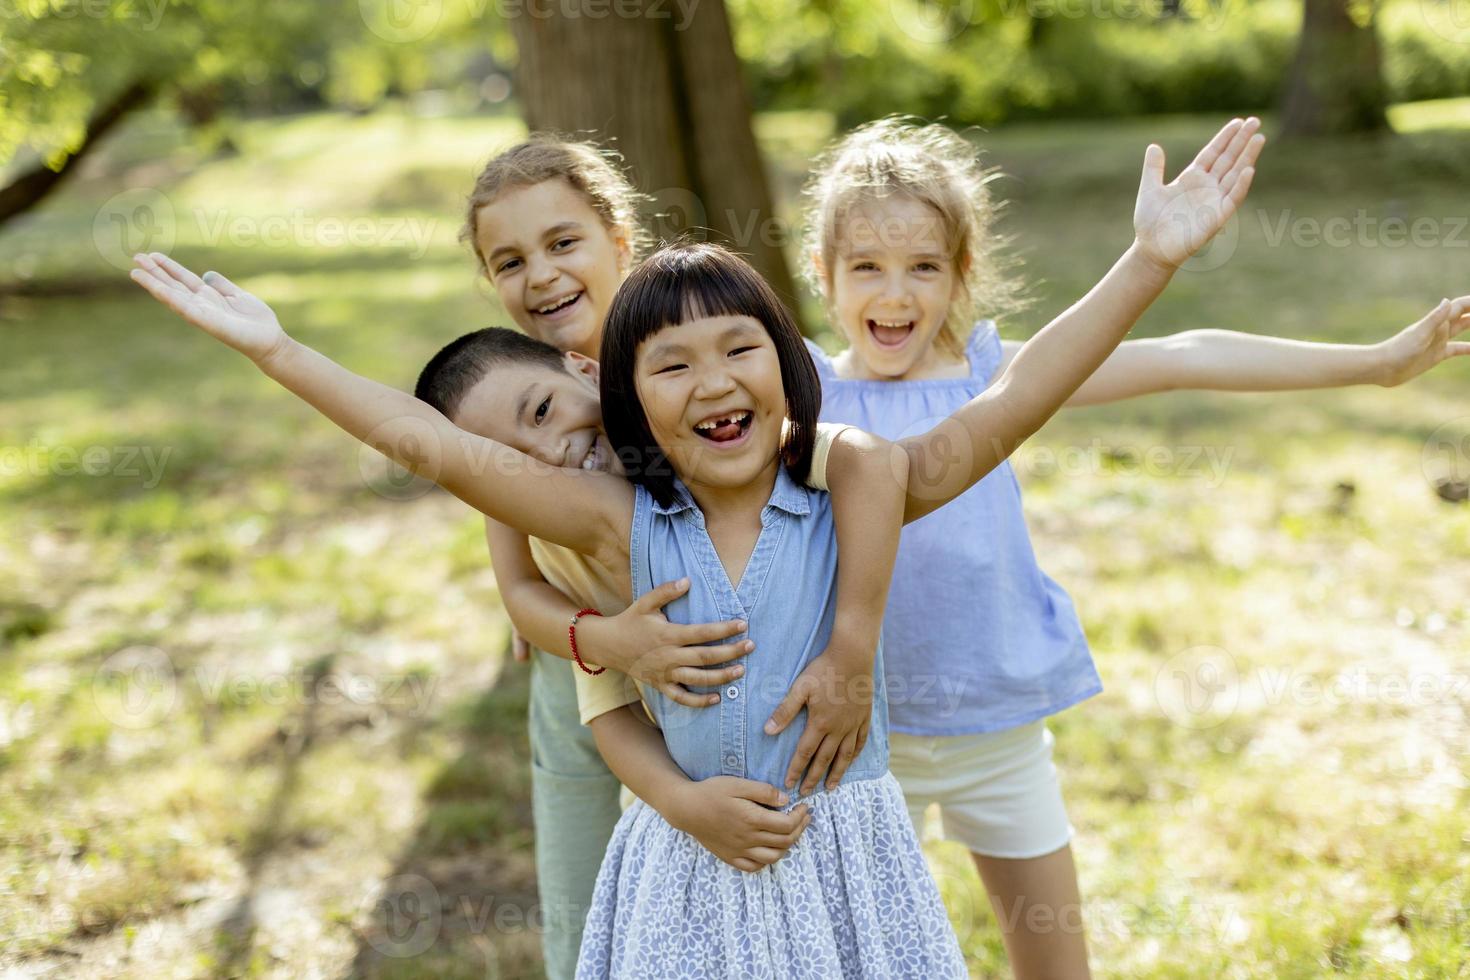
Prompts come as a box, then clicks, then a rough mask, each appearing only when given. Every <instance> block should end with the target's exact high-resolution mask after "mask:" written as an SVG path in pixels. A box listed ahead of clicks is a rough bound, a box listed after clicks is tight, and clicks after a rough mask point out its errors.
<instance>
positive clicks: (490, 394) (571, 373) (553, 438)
mask: <svg viewBox="0 0 1470 980" xmlns="http://www.w3.org/2000/svg"><path fill="white" fill-rule="evenodd" d="M564 356H565V358H566V368H567V369H566V370H565V371H555V370H552V369H551V368H549V367H546V366H545V365H543V364H535V363H503V364H497V365H496V366H495V367H493V368H492V369H491V370H490V371H489V372H488V373H487V374H486V375H485V377H483V378H481V379H480V383H479V384H477V385H475V386H474V387H473V388H471V389H470V390H469V392H468V393H467V394H466V395H465V396H464V399H463V400H462V401H461V402H460V404H459V408H458V409H456V410H455V413H454V419H453V421H454V424H455V425H458V426H459V427H460V428H462V429H465V430H467V431H469V432H473V433H475V434H476V435H480V436H484V437H485V438H487V439H494V440H495V441H496V442H500V443H504V444H505V445H507V446H510V447H511V448H512V449H518V450H520V451H521V452H523V453H525V454H526V455H527V456H530V457H532V458H534V459H537V460H540V461H541V462H543V463H547V464H549V465H551V466H563V467H568V468H571V469H584V470H601V471H603V472H608V473H618V474H621V473H622V467H621V466H620V465H619V463H618V460H617V457H616V456H615V455H614V453H613V450H612V445H611V444H610V443H609V442H608V441H607V436H606V435H605V434H604V433H603V431H602V402H601V401H600V400H599V399H598V390H597V378H598V373H597V362H596V361H594V360H592V359H591V358H590V357H583V356H582V355H581V354H577V353H568V354H566V355H564Z"/></svg>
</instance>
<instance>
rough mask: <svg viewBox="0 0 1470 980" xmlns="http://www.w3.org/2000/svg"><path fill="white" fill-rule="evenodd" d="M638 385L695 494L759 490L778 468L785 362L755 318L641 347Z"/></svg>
mask: <svg viewBox="0 0 1470 980" xmlns="http://www.w3.org/2000/svg"><path fill="white" fill-rule="evenodd" d="M634 377H635V384H636V386H637V392H638V399H639V401H640V402H641V403H642V406H643V411H644V414H645V415H646V417H647V419H648V428H649V431H650V432H651V433H652V435H653V437H654V439H655V441H657V443H658V444H659V446H660V447H662V448H663V450H664V452H665V453H666V454H667V456H668V458H669V461H670V462H671V463H672V464H673V466H674V469H675V471H676V472H677V473H678V475H679V478H680V479H682V480H683V481H684V483H685V485H687V486H689V487H690V489H691V490H695V489H696V488H707V489H711V490H734V489H740V488H744V487H747V486H752V485H754V484H756V481H757V480H759V479H760V477H761V475H762V473H763V471H765V470H766V469H768V468H771V467H772V466H773V464H774V463H775V462H776V458H777V455H778V454H779V452H780V448H781V426H782V422H783V421H784V420H785V418H786V395H785V390H784V388H783V385H782V381H781V362H780V359H779V358H778V356H777V353H776V346H775V344H774V343H773V342H772V340H771V337H770V335H769V334H768V333H767V331H766V328H765V327H764V326H763V325H762V324H761V322H760V321H759V320H757V319H755V318H754V317H751V316H706V317H696V318H694V319H691V320H688V321H686V322H684V323H681V324H679V325H678V326H670V327H665V328H664V329H662V330H660V331H658V332H657V333H655V334H653V335H652V336H650V337H648V338H647V339H646V340H645V341H644V342H643V343H642V344H640V345H639V348H638V352H637V355H636V359H635V367H634ZM773 472H774V471H773ZM766 490H767V491H768V490H769V487H767V488H766Z"/></svg>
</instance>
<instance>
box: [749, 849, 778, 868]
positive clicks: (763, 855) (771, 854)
mask: <svg viewBox="0 0 1470 980" xmlns="http://www.w3.org/2000/svg"><path fill="white" fill-rule="evenodd" d="M745 853H746V854H747V855H748V856H749V857H750V859H751V860H753V861H758V862H760V864H761V865H762V866H766V865H771V864H775V863H776V862H777V861H779V860H781V858H782V856H783V855H784V854H785V853H786V852H785V851H778V850H776V849H775V848H773V847H752V848H751V849H750V850H748V851H746V852H745Z"/></svg>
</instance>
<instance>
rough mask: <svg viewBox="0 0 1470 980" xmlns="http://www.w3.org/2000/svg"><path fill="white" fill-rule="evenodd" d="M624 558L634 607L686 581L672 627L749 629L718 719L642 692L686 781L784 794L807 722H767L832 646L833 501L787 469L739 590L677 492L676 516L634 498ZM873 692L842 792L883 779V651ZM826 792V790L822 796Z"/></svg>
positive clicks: (691, 506) (764, 513) (697, 516)
mask: <svg viewBox="0 0 1470 980" xmlns="http://www.w3.org/2000/svg"><path fill="white" fill-rule="evenodd" d="M634 489H635V491H636V502H635V503H634V506H633V527H632V534H631V540H630V544H629V548H628V551H629V558H630V562H631V567H632V573H633V598H634V600H637V598H638V597H639V596H641V595H644V594H646V593H647V592H649V591H650V590H652V589H653V587H654V586H655V585H657V584H659V583H660V582H668V581H671V580H673V579H677V578H682V577H684V576H685V575H688V576H689V591H688V592H686V593H685V594H684V595H682V596H680V597H679V598H677V599H675V600H674V601H673V602H671V603H669V604H668V605H667V606H665V607H664V612H665V613H666V614H667V615H668V617H669V619H670V621H672V622H677V623H713V622H718V621H720V620H724V619H743V620H745V622H746V624H747V626H748V630H747V632H746V633H744V634H742V635H741V637H739V638H736V637H731V638H730V639H727V640H722V641H720V642H722V643H734V642H736V640H737V639H742V638H744V637H747V636H748V637H749V638H750V639H752V640H754V641H755V649H754V650H752V651H751V652H750V653H748V654H746V656H745V657H743V658H741V662H742V663H744V664H745V674H744V676H742V677H740V678H739V679H738V680H736V681H735V682H734V683H731V684H727V685H725V686H724V687H723V688H715V687H694V688H692V689H693V690H698V691H706V692H708V691H716V690H718V691H719V693H720V703H719V704H717V705H714V706H713V707H702V708H689V707H685V706H684V705H681V704H678V703H677V702H675V701H671V700H669V699H668V698H666V697H664V696H663V695H662V694H660V693H659V692H658V691H657V690H654V689H652V688H648V687H644V688H643V693H644V697H645V700H647V702H648V704H649V707H650V710H651V711H652V712H653V716H654V720H655V721H657V722H658V724H659V726H660V727H661V728H662V729H663V733H664V741H665V742H666V743H668V747H669V754H670V755H672V756H673V757H674V761H675V762H677V763H678V764H679V768H680V769H683V770H684V772H685V774H687V775H688V776H689V778H690V779H696V780H698V779H708V778H710V777H712V776H741V777H744V778H746V779H758V780H760V781H762V782H765V783H770V784H771V785H773V786H777V787H784V785H785V779H786V768H787V766H789V765H790V764H791V758H792V756H793V755H795V754H796V743H797V741H798V740H799V739H800V738H801V733H802V731H803V730H805V728H806V718H807V715H806V712H805V711H803V712H801V713H800V714H798V715H797V717H796V720H795V721H793V722H792V723H791V724H790V725H788V726H787V728H786V729H785V731H783V732H781V733H780V734H779V735H774V736H772V735H767V734H766V733H765V730H764V729H765V724H766V719H768V718H770V716H771V712H773V711H775V710H776V706H777V705H778V704H780V703H781V699H782V698H784V697H785V696H786V692H787V691H788V690H790V688H791V684H792V682H793V681H795V680H796V678H797V676H798V675H800V674H801V672H802V670H803V669H804V668H805V667H806V665H807V664H808V663H810V662H811V661H812V660H813V659H814V658H815V657H816V656H817V655H818V654H820V653H821V652H822V651H823V650H824V649H825V648H826V646H827V640H828V638H829V637H830V636H831V633H832V621H833V619H834V617H835V615H836V609H837V538H836V535H835V533H834V529H833V525H832V506H831V498H829V497H828V496H827V494H826V493H823V492H822V491H819V490H811V489H808V488H806V487H803V486H800V485H798V484H797V483H796V482H795V481H793V480H792V479H791V477H790V476H789V475H788V474H787V472H786V468H785V467H784V466H783V467H780V468H779V470H778V472H777V474H776V484H775V486H774V487H773V488H772V490H771V496H770V500H769V502H767V504H766V505H765V507H764V508H762V509H761V532H760V537H759V538H758V539H757V540H756V544H755V549H754V550H753V551H752V552H751V554H750V560H749V561H748V562H747V563H746V565H745V571H744V572H743V573H742V575H741V578H740V582H739V584H738V586H735V585H732V584H731V583H730V579H729V576H727V575H726V574H725V567H724V565H722V564H721V563H720V556H719V553H718V552H717V551H715V546H714V542H713V541H711V540H710V536H709V532H708V531H706V529H705V523H704V513H703V512H702V511H701V510H700V509H699V507H698V505H697V504H695V503H694V501H693V499H692V498H691V497H690V496H689V494H688V491H687V490H685V489H684V487H683V486H682V485H679V487H678V490H679V493H678V497H677V499H676V500H675V502H674V504H673V505H672V506H670V507H664V506H662V505H661V504H659V503H657V502H655V501H654V499H653V497H652V496H651V495H650V494H649V493H648V491H647V490H645V489H643V488H642V487H635V488H634ZM873 678H874V681H875V684H876V691H875V696H874V699H873V702H874V703H873V718H872V722H871V725H870V728H869V734H868V742H867V744H866V745H865V746H864V747H863V750H862V751H861V752H860V753H858V756H857V758H856V759H854V760H853V763H852V766H851V767H850V768H849V769H848V770H847V773H846V774H845V775H844V776H843V778H842V783H843V785H846V784H848V783H851V782H855V781H858V780H864V779H875V778H877V777H879V776H882V775H883V774H884V773H886V772H887V771H888V727H887V726H888V710H887V703H886V699H885V696H884V687H883V651H882V649H881V647H880V649H879V650H878V651H877V654H876V655H875V657H874V661H873ZM818 792H820V789H819V790H818Z"/></svg>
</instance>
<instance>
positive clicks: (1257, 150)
mask: <svg viewBox="0 0 1470 980" xmlns="http://www.w3.org/2000/svg"><path fill="white" fill-rule="evenodd" d="M1265 145H1266V137H1264V136H1262V135H1261V134H1260V133H1257V134H1255V135H1254V136H1252V137H1251V138H1250V140H1249V141H1248V142H1247V143H1246V145H1245V147H1244V148H1243V149H1242V151H1241V152H1240V154H1239V155H1238V156H1237V157H1236V159H1235V162H1234V163H1232V164H1231V165H1230V169H1229V170H1226V171H1225V172H1224V174H1222V175H1221V176H1220V178H1219V182H1220V190H1221V192H1222V193H1228V192H1229V191H1230V188H1232V187H1234V186H1235V183H1236V181H1238V180H1240V175H1241V174H1242V173H1244V172H1245V168H1246V167H1254V166H1255V164H1256V158H1257V157H1259V156H1260V155H1261V148H1262V147H1263V146H1265Z"/></svg>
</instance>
